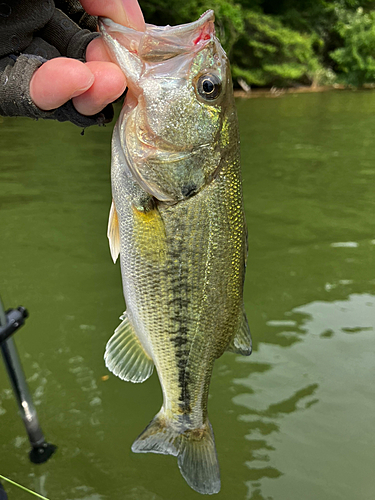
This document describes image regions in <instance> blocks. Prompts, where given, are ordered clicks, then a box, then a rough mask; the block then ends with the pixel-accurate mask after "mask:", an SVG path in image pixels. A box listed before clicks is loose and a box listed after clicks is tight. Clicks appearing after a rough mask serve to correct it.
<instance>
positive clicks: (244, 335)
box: [227, 310, 252, 356]
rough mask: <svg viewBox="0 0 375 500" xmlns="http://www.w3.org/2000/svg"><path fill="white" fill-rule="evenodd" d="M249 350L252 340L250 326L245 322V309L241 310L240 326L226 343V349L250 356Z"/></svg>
mask: <svg viewBox="0 0 375 500" xmlns="http://www.w3.org/2000/svg"><path fill="white" fill-rule="evenodd" d="M251 350H252V342H251V335H250V328H249V324H248V322H247V318H246V313H245V310H243V312H242V318H241V323H240V327H239V329H238V331H237V333H236V335H235V336H234V338H233V340H232V342H231V343H230V344H229V345H228V347H227V351H229V352H234V353H236V354H242V355H243V356H250V354H251Z"/></svg>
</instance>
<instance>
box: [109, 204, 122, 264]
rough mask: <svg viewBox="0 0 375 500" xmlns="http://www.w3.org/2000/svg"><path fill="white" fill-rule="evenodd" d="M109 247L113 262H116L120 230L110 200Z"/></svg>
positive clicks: (118, 251)
mask: <svg viewBox="0 0 375 500" xmlns="http://www.w3.org/2000/svg"><path fill="white" fill-rule="evenodd" d="M107 236H108V239H109V249H110V251H111V257H112V260H113V262H116V260H117V257H118V256H119V254H120V230H119V226H118V218H117V211H116V207H115V204H114V202H113V200H112V205H111V210H110V212H109V221H108V231H107Z"/></svg>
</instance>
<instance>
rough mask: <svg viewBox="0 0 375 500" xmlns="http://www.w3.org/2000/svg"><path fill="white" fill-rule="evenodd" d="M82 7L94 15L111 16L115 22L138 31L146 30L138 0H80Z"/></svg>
mask: <svg viewBox="0 0 375 500" xmlns="http://www.w3.org/2000/svg"><path fill="white" fill-rule="evenodd" d="M80 1H81V4H82V7H83V8H84V9H85V11H86V12H87V13H88V14H91V15H93V16H101V17H109V18H110V19H112V21H114V22H115V23H118V24H122V25H123V26H127V27H129V28H133V29H135V30H137V31H145V29H146V26H145V21H144V18H143V14H142V10H141V7H140V6H139V3H138V0H106V1H105V2H103V0H80Z"/></svg>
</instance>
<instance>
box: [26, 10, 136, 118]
mask: <svg viewBox="0 0 375 500" xmlns="http://www.w3.org/2000/svg"><path fill="white" fill-rule="evenodd" d="M81 4H82V6H83V7H84V9H85V10H86V12H88V13H89V14H92V15H100V16H103V17H110V18H111V19H112V20H113V21H115V22H117V23H119V24H123V25H126V26H130V27H132V28H134V29H137V30H140V31H141V30H144V29H145V23H144V20H143V15H142V11H141V9H140V7H139V4H138V1H137V0H107V1H106V2H102V1H101V0H81ZM86 60H87V62H86V63H82V62H80V61H77V60H76V59H71V58H67V57H57V58H54V59H51V60H49V61H47V62H45V63H44V64H43V65H42V66H41V67H40V68H38V69H37V71H36V72H35V73H34V75H33V77H32V79H31V82H30V96H31V99H32V100H33V101H34V103H35V104H36V105H37V106H38V107H39V108H40V109H42V110H45V111H48V110H51V109H56V108H58V107H60V106H62V105H63V104H64V103H65V102H67V101H69V100H70V99H72V100H73V105H74V107H75V108H76V109H77V111H78V112H79V113H81V114H83V115H94V114H96V113H98V112H99V111H101V110H102V109H103V108H104V107H105V106H106V105H107V104H109V103H110V102H113V101H114V100H116V99H117V98H118V97H120V95H121V94H122V93H123V92H124V90H125V88H126V79H125V76H124V74H123V73H122V71H121V70H120V68H119V67H118V66H117V65H116V64H114V63H113V62H111V59H110V57H109V55H108V53H107V51H106V49H105V46H104V43H103V41H102V40H101V39H100V38H96V39H94V40H92V41H91V42H90V43H89V45H88V46H87V49H86Z"/></svg>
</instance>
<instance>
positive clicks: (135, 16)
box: [122, 0, 146, 31]
mask: <svg viewBox="0 0 375 500" xmlns="http://www.w3.org/2000/svg"><path fill="white" fill-rule="evenodd" d="M122 7H123V9H124V13H125V17H126V20H127V23H126V26H128V27H129V28H133V29H135V30H137V31H145V29H146V26H145V21H144V18H143V13H142V10H141V8H140V6H139V3H138V1H137V0H122Z"/></svg>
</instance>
